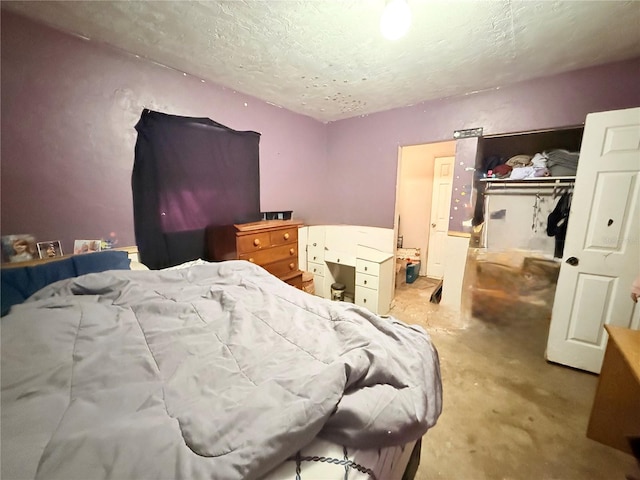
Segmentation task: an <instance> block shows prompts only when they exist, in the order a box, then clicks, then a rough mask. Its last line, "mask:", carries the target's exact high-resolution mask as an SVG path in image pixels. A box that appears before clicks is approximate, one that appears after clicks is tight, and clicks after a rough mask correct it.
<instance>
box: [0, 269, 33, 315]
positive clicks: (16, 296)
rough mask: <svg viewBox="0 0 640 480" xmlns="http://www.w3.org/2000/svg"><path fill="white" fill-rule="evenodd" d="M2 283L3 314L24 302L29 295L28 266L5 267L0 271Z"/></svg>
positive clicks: (0, 287) (0, 291) (0, 296)
mask: <svg viewBox="0 0 640 480" xmlns="http://www.w3.org/2000/svg"><path fill="white" fill-rule="evenodd" d="M0 277H1V279H2V285H1V286H0V289H1V290H0V298H1V299H2V312H0V314H1V315H2V316H4V315H6V314H7V313H8V312H9V309H10V308H11V307H12V306H13V305H15V304H17V303H22V302H24V301H25V300H26V299H27V298H28V297H29V293H28V292H29V290H30V289H29V276H28V275H27V269H26V268H5V269H2V271H1V272H0Z"/></svg>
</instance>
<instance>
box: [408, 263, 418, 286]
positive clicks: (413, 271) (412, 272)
mask: <svg viewBox="0 0 640 480" xmlns="http://www.w3.org/2000/svg"><path fill="white" fill-rule="evenodd" d="M418 273H420V263H407V283H413V282H415V281H416V278H418Z"/></svg>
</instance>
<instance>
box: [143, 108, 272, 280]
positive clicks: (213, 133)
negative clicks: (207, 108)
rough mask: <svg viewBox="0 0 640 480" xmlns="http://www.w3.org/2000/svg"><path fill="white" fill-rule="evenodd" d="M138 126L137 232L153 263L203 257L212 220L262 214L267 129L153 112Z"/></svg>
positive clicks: (224, 221)
mask: <svg viewBox="0 0 640 480" xmlns="http://www.w3.org/2000/svg"><path fill="white" fill-rule="evenodd" d="M136 130H137V131H138V139H137V142H136V148H135V162H134V166H133V174H132V180H131V185H132V190H133V211H134V224H135V235H136V243H137V245H138V251H139V252H140V259H141V261H142V262H143V263H144V264H145V265H147V266H148V267H149V268H154V269H156V268H163V267H166V266H170V265H175V264H177V263H180V262H181V261H186V260H192V259H195V258H198V257H201V258H202V257H203V256H204V255H205V252H204V230H205V228H206V227H207V226H209V225H224V224H229V223H242V222H251V221H256V220H259V219H260V168H259V143H260V134H259V133H257V132H251V131H248V132H238V131H235V130H232V129H231V128H229V127H226V126H224V125H221V124H219V123H217V122H214V121H213V120H211V119H209V118H190V117H180V116H176V115H167V114H164V113H159V112H154V111H151V110H147V109H145V110H144V111H143V112H142V115H141V117H140V120H139V121H138V124H137V125H136Z"/></svg>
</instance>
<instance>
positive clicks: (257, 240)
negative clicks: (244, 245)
mask: <svg viewBox="0 0 640 480" xmlns="http://www.w3.org/2000/svg"><path fill="white" fill-rule="evenodd" d="M253 244H254V245H255V246H256V247H257V246H258V245H260V239H259V238H256V239H255V240H254V241H253Z"/></svg>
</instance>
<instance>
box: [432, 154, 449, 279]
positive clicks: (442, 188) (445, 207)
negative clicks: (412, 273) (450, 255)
mask: <svg viewBox="0 0 640 480" xmlns="http://www.w3.org/2000/svg"><path fill="white" fill-rule="evenodd" d="M454 160H455V157H436V158H435V161H434V167H433V196H432V200H431V226H430V229H429V247H428V249H427V277H431V278H442V277H443V275H444V260H445V255H444V249H445V242H446V241H447V231H448V230H449V208H450V205H451V184H452V182H453V162H454Z"/></svg>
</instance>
